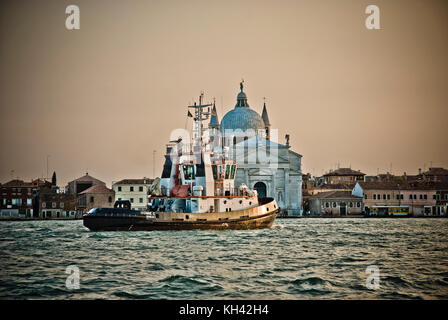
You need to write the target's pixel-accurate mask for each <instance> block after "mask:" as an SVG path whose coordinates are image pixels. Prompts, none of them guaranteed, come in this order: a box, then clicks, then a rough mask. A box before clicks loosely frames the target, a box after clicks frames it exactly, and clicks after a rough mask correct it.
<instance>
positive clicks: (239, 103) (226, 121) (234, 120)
mask: <svg viewBox="0 0 448 320" xmlns="http://www.w3.org/2000/svg"><path fill="white" fill-rule="evenodd" d="M240 89H241V92H239V93H238V95H237V97H236V105H235V109H233V110H230V111H229V112H227V113H226V115H225V116H224V117H223V118H222V121H221V126H220V129H221V133H222V134H225V133H226V132H225V131H226V130H238V129H240V130H243V131H246V130H254V131H255V132H254V134H255V135H256V134H257V133H258V130H259V129H262V130H264V129H265V124H264V121H263V118H261V117H260V115H259V114H258V113H257V112H255V111H254V110H252V109H251V108H250V107H249V104H248V103H247V96H246V94H245V93H244V91H243V82H241V83H240Z"/></svg>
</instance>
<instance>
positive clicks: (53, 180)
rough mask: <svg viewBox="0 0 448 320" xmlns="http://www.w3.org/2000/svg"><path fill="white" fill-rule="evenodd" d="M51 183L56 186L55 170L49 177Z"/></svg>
mask: <svg viewBox="0 0 448 320" xmlns="http://www.w3.org/2000/svg"><path fill="white" fill-rule="evenodd" d="M51 185H52V186H56V171H53V176H52V177H51Z"/></svg>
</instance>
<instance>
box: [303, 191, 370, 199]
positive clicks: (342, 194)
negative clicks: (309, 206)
mask: <svg viewBox="0 0 448 320" xmlns="http://www.w3.org/2000/svg"><path fill="white" fill-rule="evenodd" d="M311 198H325V199H328V198H332V199H333V198H352V199H361V198H360V197H355V196H353V195H352V192H351V191H329V192H319V193H318V194H316V195H314V196H312V197H311Z"/></svg>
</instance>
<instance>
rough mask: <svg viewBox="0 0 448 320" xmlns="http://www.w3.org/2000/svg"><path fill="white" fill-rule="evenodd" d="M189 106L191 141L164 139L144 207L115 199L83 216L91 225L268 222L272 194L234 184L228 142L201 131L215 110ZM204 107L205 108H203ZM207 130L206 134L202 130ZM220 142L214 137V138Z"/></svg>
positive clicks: (243, 225)
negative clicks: (157, 172)
mask: <svg viewBox="0 0 448 320" xmlns="http://www.w3.org/2000/svg"><path fill="white" fill-rule="evenodd" d="M202 99H203V93H201V95H200V97H199V104H196V103H195V104H194V105H193V106H188V108H189V109H193V111H194V116H193V114H191V113H190V111H188V116H190V117H193V119H194V122H193V133H194V134H193V142H192V143H184V142H183V141H182V138H179V139H178V140H176V141H171V142H170V144H168V145H167V149H166V150H167V152H166V154H165V164H164V167H163V172H162V177H161V179H156V180H155V182H154V184H153V188H152V191H151V194H150V195H149V199H150V203H149V205H148V208H147V209H148V210H147V211H138V210H134V209H131V208H130V203H129V204H123V203H116V204H115V206H114V208H94V209H92V210H90V211H89V212H88V213H87V214H85V215H84V216H83V223H84V226H85V227H87V228H88V229H90V230H92V231H119V230H125V231H141V230H147V231H151V230H193V229H216V230H226V229H235V230H238V229H242V230H248V229H262V228H270V227H271V226H272V224H273V223H274V220H275V218H276V217H277V214H278V213H279V211H280V209H279V207H278V205H277V202H276V201H275V199H273V198H259V197H258V195H257V191H256V190H251V189H249V188H248V187H247V186H245V185H241V186H239V187H238V188H235V186H234V179H235V173H236V168H237V163H236V162H235V161H233V160H231V157H229V154H228V153H229V152H228V151H229V148H228V147H225V146H223V145H221V146H219V144H220V139H219V138H218V139H213V137H211V136H210V135H207V133H209V132H204V129H203V124H202V121H204V120H207V119H209V117H210V115H213V112H214V110H216V109H215V106H214V105H213V110H212V111H210V107H211V106H212V104H204V105H203V104H202ZM206 108H207V109H206ZM204 133H205V134H204ZM217 142H218V143H217Z"/></svg>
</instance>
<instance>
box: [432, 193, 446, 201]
mask: <svg viewBox="0 0 448 320" xmlns="http://www.w3.org/2000/svg"><path fill="white" fill-rule="evenodd" d="M446 196H447V195H445V198H446ZM432 200H436V195H435V194H433V195H432Z"/></svg>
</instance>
